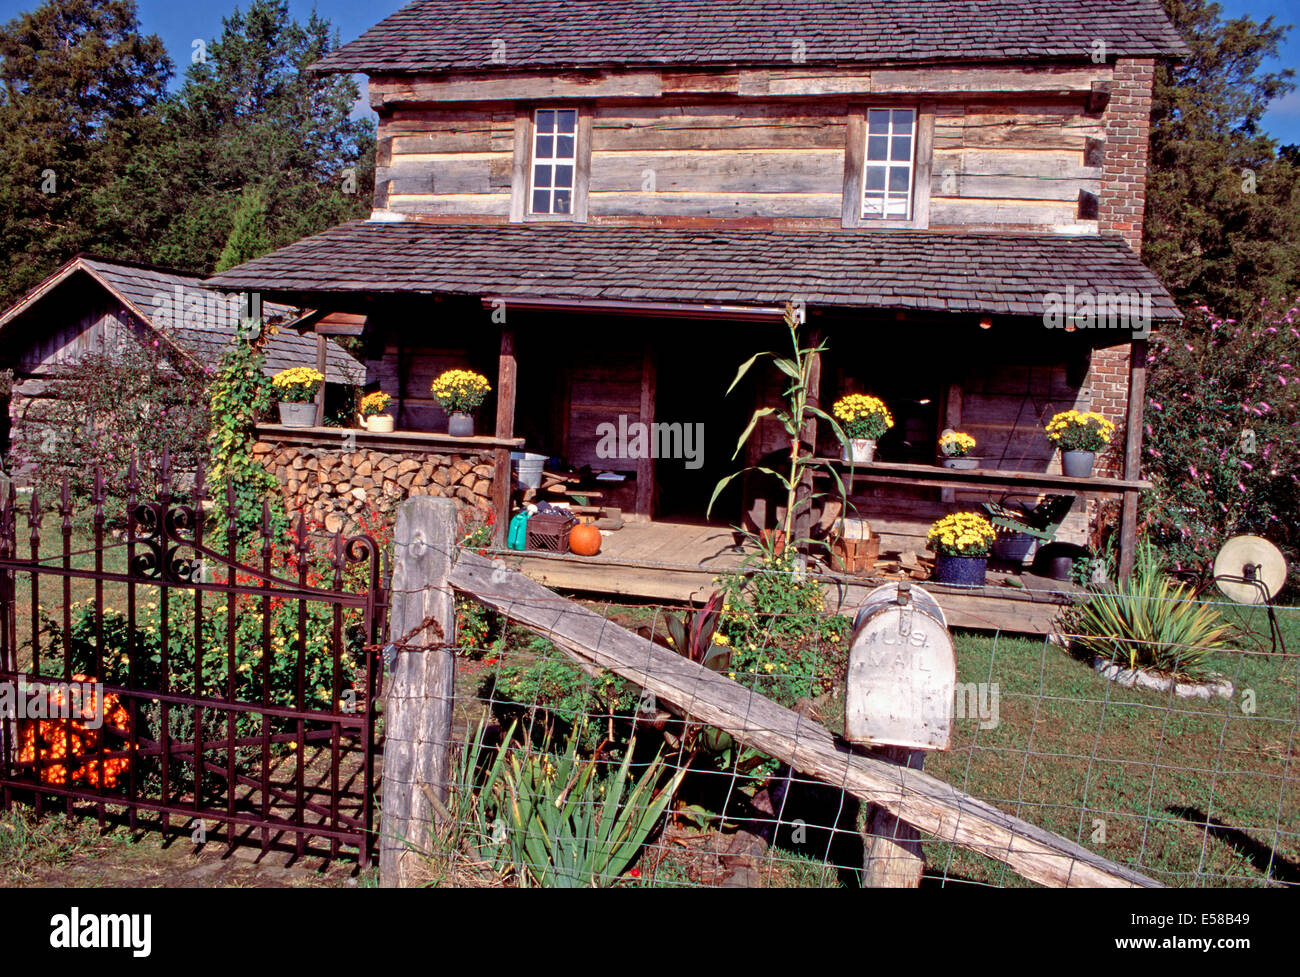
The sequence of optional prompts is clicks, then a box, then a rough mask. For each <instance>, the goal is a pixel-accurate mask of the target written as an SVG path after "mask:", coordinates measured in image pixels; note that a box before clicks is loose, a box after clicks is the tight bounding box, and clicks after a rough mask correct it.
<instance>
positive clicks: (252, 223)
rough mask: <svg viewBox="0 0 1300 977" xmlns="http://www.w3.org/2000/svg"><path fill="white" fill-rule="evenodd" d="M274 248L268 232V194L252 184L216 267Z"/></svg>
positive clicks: (225, 267)
mask: <svg viewBox="0 0 1300 977" xmlns="http://www.w3.org/2000/svg"><path fill="white" fill-rule="evenodd" d="M270 250H271V242H270V238H268V237H267V233H266V194H264V193H263V192H262V188H261V187H248V188H247V189H245V190H244V192H243V194H242V195H241V196H240V198H239V206H238V207H237V208H236V209H235V217H234V226H233V227H232V228H231V229H230V237H228V238H227V239H226V247H225V249H224V250H223V251H222V252H221V257H220V258H219V259H217V267H216V269H215V270H216V271H225V270H226V269H227V268H234V267H235V266H236V265H242V264H243V263H244V262H245V261H251V260H252V259H254V258H257V257H260V256H262V255H264V254H266V253H267V252H268V251H270Z"/></svg>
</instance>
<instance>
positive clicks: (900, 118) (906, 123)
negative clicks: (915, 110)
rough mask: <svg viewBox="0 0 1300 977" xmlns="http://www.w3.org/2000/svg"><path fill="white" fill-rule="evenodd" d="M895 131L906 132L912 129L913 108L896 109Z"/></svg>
mask: <svg viewBox="0 0 1300 977" xmlns="http://www.w3.org/2000/svg"><path fill="white" fill-rule="evenodd" d="M894 131H895V132H906V133H910V132H911V131H912V110H911V109H894Z"/></svg>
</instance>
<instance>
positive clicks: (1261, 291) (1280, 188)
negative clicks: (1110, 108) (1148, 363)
mask: <svg viewBox="0 0 1300 977" xmlns="http://www.w3.org/2000/svg"><path fill="white" fill-rule="evenodd" d="M1165 7H1166V9H1167V10H1168V11H1169V14H1170V16H1171V18H1172V19H1173V21H1174V23H1175V24H1176V25H1177V26H1178V27H1179V28H1180V30H1181V31H1182V33H1183V36H1184V39H1185V40H1186V41H1187V43H1188V46H1189V47H1190V49H1191V57H1190V58H1189V59H1188V61H1187V63H1186V64H1184V65H1169V64H1161V65H1160V66H1158V67H1157V69H1156V75H1155V90H1154V105H1153V112H1152V128H1151V168H1150V171H1149V174H1148V179H1147V215H1146V241H1145V246H1144V249H1143V257H1144V259H1145V260H1146V262H1147V263H1148V264H1149V265H1150V266H1151V268H1152V269H1153V270H1154V271H1155V272H1156V273H1157V274H1158V275H1160V277H1161V280H1162V281H1164V283H1165V284H1166V285H1167V286H1168V287H1169V289H1170V290H1171V291H1172V292H1173V294H1174V296H1175V298H1177V299H1178V300H1179V302H1180V303H1181V304H1184V305H1189V306H1190V305H1194V304H1199V303H1205V304H1207V305H1209V306H1210V307H1211V308H1213V309H1215V310H1216V311H1218V312H1219V313H1220V314H1222V315H1240V314H1242V313H1243V312H1244V311H1245V310H1246V309H1247V308H1249V307H1251V306H1257V305H1258V304H1259V303H1260V302H1261V301H1265V300H1266V301H1269V302H1273V303H1281V302H1288V301H1289V300H1290V299H1292V298H1294V297H1295V295H1296V294H1297V292H1300V169H1298V168H1297V165H1296V160H1295V157H1294V155H1290V156H1288V155H1286V154H1280V153H1279V152H1278V149H1277V144H1276V143H1275V142H1274V141H1273V140H1272V139H1269V138H1268V137H1267V136H1266V135H1265V134H1264V133H1263V131H1262V130H1261V119H1262V117H1263V115H1264V112H1265V110H1266V109H1267V107H1268V103H1269V102H1270V101H1272V100H1273V99H1275V98H1278V97H1280V96H1282V95H1284V94H1286V93H1287V92H1289V91H1291V90H1292V89H1293V88H1294V87H1295V86H1294V84H1293V83H1292V81H1291V78H1292V76H1293V74H1294V73H1293V72H1292V71H1291V70H1289V69H1288V70H1285V71H1275V72H1266V71H1262V70H1261V65H1262V63H1263V61H1264V59H1265V58H1267V57H1271V56H1273V55H1276V53H1277V50H1278V45H1279V44H1280V43H1281V42H1282V40H1283V39H1284V38H1285V36H1286V32H1287V30H1288V28H1287V27H1283V26H1278V25H1276V24H1274V22H1273V19H1272V18H1269V19H1267V20H1265V21H1264V22H1263V23H1259V22H1256V21H1255V20H1253V19H1251V18H1250V17H1240V18H1237V19H1235V20H1231V21H1226V22H1225V21H1223V20H1221V19H1220V14H1221V12H1222V8H1221V7H1220V6H1219V5H1218V4H1216V3H1209V2H1207V0H1165Z"/></svg>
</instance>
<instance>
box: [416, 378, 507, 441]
mask: <svg viewBox="0 0 1300 977" xmlns="http://www.w3.org/2000/svg"><path fill="white" fill-rule="evenodd" d="M430 389H431V390H432V391H433V398H434V400H436V401H437V402H438V403H439V404H441V405H442V409H443V410H445V411H446V412H447V418H448V420H447V433H448V434H450V435H451V436H452V437H457V438H472V437H473V436H474V411H476V410H478V409H479V408H480V407H482V406H483V401H484V400H485V399H486V398H487V395H488V393H489V392H491V390H492V388H491V387H490V386H488V382H487V377H485V376H483V374H481V373H475V372H474V371H473V370H448V371H446V372H445V373H443V374H441V375H440V376H439V377H438V379H436V380H434V381H433V386H432V387H431V388H430Z"/></svg>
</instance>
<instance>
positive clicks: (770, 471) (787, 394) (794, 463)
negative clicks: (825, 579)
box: [708, 303, 848, 548]
mask: <svg viewBox="0 0 1300 977" xmlns="http://www.w3.org/2000/svg"><path fill="white" fill-rule="evenodd" d="M799 324H800V316H799V314H798V313H797V312H796V311H795V308H794V306H793V305H791V304H789V303H787V304H786V307H785V326H786V329H787V330H788V331H789V333H790V344H791V347H792V352H791V354H790V355H789V356H780V355H778V354H777V353H773V352H765V353H755V354H754V355H753V356H751V357H750V358H749V359H747V360H746V361H745V362H744V363H742V364H741V365H740V369H739V370H737V371H736V378H735V379H734V380H732V381H731V386H730V387H728V388H727V393H728V394H730V393H731V392H732V391H733V390H735V389H736V386H737V384H739V383H740V382H741V380H743V379H744V378H745V375H746V374H747V373H749V371H750V370H751V369H752V368H753V366H754V364H755V363H757V362H758V361H759V360H763V359H770V360H771V361H772V365H773V366H775V367H776V368H777V369H778V370H780V371H781V372H782V373H783V374H785V375H786V377H788V378H789V381H790V385H789V386H788V387H787V388H786V389H785V391H784V393H783V394H782V398H783V400H784V403H783V404H782V405H781V406H780V407H760V408H758V409H757V410H755V411H754V414H753V416H752V417H750V419H749V423H748V424H747V425H746V426H745V430H744V431H743V432H742V433H741V435H740V439H739V440H738V441H737V442H736V450H735V452H734V453H733V454H732V456H731V457H732V460H733V461H734V460H735V459H736V458H738V457H739V456H740V453H741V451H743V450H744V448H745V444H746V443H747V442H748V441H749V439H750V437H751V436H752V435H753V433H754V431H755V429H756V428H757V427H758V424H759V422H760V421H761V420H763V418H765V417H775V418H776V419H777V420H778V421H780V423H781V426H782V427H783V428H784V429H785V433H786V435H787V436H788V437H789V439H790V461H789V465H788V467H786V468H784V470H782V471H777V470H776V469H774V468H768V467H766V466H763V465H753V466H750V467H748V468H743V469H741V470H740V471H738V472H733V473H732V474H730V475H728V476H726V477H725V478H723V479H721V480H720V481H719V482H718V484H717V485H716V486H715V487H714V489H713V496H712V497H711V498H710V499H709V507H708V513H712V511H713V504H714V503H715V502H716V501H717V500H718V496H719V495H721V494H722V491H723V490H724V489H725V488H726V487H727V486H728V485H729V484H731V482H732V480H733V479H735V478H737V477H739V476H741V475H743V474H744V473H745V472H747V471H756V472H761V473H762V474H764V475H768V476H770V477H772V478H775V479H776V480H777V481H778V482H780V483H781V487H782V488H783V489H784V490H785V494H786V503H785V521H784V523H783V525H782V532H783V533H784V536H783V542H782V545H785V546H791V547H795V548H798V547H799V546H800V545H802V544H804V543H807V542H812V541H811V540H805V539H796V538H795V534H794V529H795V522H796V518H797V515H798V514H799V513H801V512H802V511H803V510H804V509H808V508H811V507H812V504H813V502H814V501H815V500H816V499H817V498H821V497H822V495H824V494H825V493H821V494H816V493H814V494H809V495H806V496H804V497H803V498H800V486H801V485H802V484H803V483H804V480H805V476H806V475H807V474H808V473H809V472H810V471H812V470H813V469H818V468H820V469H823V470H824V471H826V472H827V473H829V475H830V477H831V479H832V480H833V482H834V483H835V487H836V494H837V495H838V496H839V498H840V499H841V500H847V497H848V493H847V492H846V491H845V488H844V481H843V479H841V478H840V474H839V472H838V471H836V470H835V468H834V466H832V465H826V464H823V463H820V462H818V461H817V460H816V449H817V445H816V438H815V437H814V438H813V442H814V443H812V444H808V443H806V442H805V441H804V432H805V430H806V429H807V428H808V426H809V425H810V424H815V423H816V421H817V420H818V419H820V420H823V421H825V422H826V423H827V424H829V425H830V426H831V428H832V430H834V432H835V436H836V437H837V438H838V439H839V440H840V441H843V440H844V431H843V429H842V428H841V427H840V424H839V422H838V421H837V420H836V419H835V418H834V417H832V416H831V415H830V414H827V413H826V412H825V411H824V410H822V409H821V408H820V407H818V406H817V405H816V403H815V401H816V398H817V391H816V390H815V389H814V384H813V382H812V376H811V374H812V367H813V363H814V362H815V360H816V357H818V356H820V355H821V354H822V353H824V352H825V351H826V349H827V346H826V344H825V343H824V342H820V343H818V344H817V345H816V346H810V347H805V346H804V345H803V343H802V341H801V340H800V338H799ZM846 508H847V505H846Z"/></svg>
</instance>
